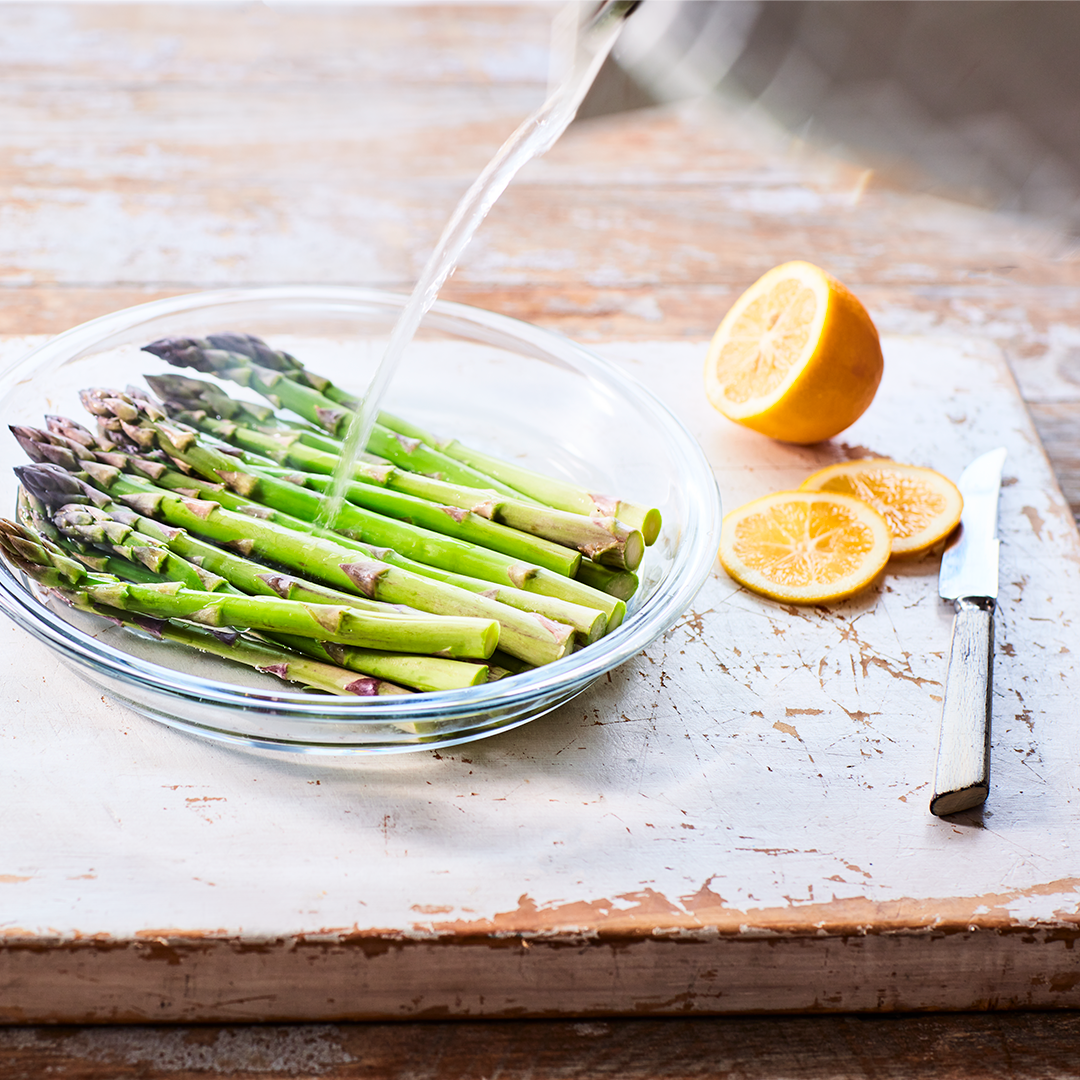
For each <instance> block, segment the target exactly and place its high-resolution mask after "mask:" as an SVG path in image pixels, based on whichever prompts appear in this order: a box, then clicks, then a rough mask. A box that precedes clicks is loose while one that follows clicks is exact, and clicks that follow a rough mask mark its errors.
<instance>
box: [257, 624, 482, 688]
mask: <svg viewBox="0 0 1080 1080" xmlns="http://www.w3.org/2000/svg"><path fill="white" fill-rule="evenodd" d="M273 640H274V641H277V642H279V643H280V644H282V645H285V646H287V647H288V648H290V649H292V650H294V651H295V652H302V653H307V654H308V655H309V656H312V657H314V658H316V659H319V660H324V661H326V662H328V663H332V664H334V665H336V666H337V667H342V668H347V669H349V670H352V671H358V672H362V673H364V674H366V675H368V676H369V677H371V678H374V679H386V680H389V681H390V682H392V683H400V684H401V685H403V686H407V687H410V688H411V689H413V690H419V691H438V690H460V689H463V688H464V687H467V686H480V685H481V684H483V683H486V682H487V681H488V678H489V675H490V672H491V668H490V666H489V665H488V664H475V663H467V662H465V661H462V660H447V659H444V658H442V657H438V656H405V655H403V654H396V653H389V652H377V651H375V650H373V649H356V648H350V647H348V646H346V645H338V644H335V643H334V642H332V641H316V640H315V639H314V638H301V637H294V636H293V635H291V634H274V635H273Z"/></svg>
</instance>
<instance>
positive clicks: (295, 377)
mask: <svg viewBox="0 0 1080 1080" xmlns="http://www.w3.org/2000/svg"><path fill="white" fill-rule="evenodd" d="M217 341H218V343H219V344H218V345H217V346H215V345H214V343H213V341H206V342H200V341H198V340H197V339H190V338H189V339H174V340H173V341H169V340H163V341H158V342H154V343H153V344H152V345H148V346H147V347H146V348H147V351H148V352H152V353H154V355H155V356H160V357H162V358H163V359H166V360H168V361H169V363H172V364H179V365H180V366H184V365H187V366H191V367H195V368H196V369H197V370H200V371H206V372H211V371H214V372H216V373H218V374H222V373H223V370H222V368H221V365H222V364H223V363H228V362H225V361H221V360H218V359H217V357H216V355H215V353H216V349H221V348H227V349H228V350H230V352H229V355H230V356H232V357H236V356H238V355H240V356H244V357H246V358H247V359H248V361H249V364H252V363H255V364H259V365H262V364H265V365H267V367H268V368H273V369H274V370H275V371H276V372H277V374H278V380H277V383H276V385H279V384H280V383H281V382H293V383H295V384H298V385H299V384H303V388H304V389H305V390H308V391H310V392H311V393H313V394H317V395H318V397H319V399H320V401H321V403H322V408H323V409H324V411H331V410H333V408H334V406H335V404H336V405H337V406H338V407H339V408H341V409H345V410H349V411H354V410H356V409H357V408H358V407H359V403H358V401H357V399H356V398H354V397H353V396H352V395H350V394H348V393H346V392H345V391H343V390H341V389H340V388H339V387H337V386H335V385H334V384H333V383H332V382H331V381H330V380H329V379H327V378H325V377H323V376H319V375H314V374H312V373H310V372H308V371H307V370H306V369H305V368H304V366H303V365H302V364H301V363H300V362H299V361H298V360H296V358H295V357H292V356H290V355H289V354H288V353H280V352H277V351H275V350H273V349H271V348H270V347H269V346H268V345H266V343H265V342H263V341H262V340H261V339H259V338H256V337H254V336H253V335H239V334H223V335H218V336H217ZM180 357H183V359H180ZM232 363H233V364H235V360H234V361H232ZM241 367H242V365H241ZM227 377H230V378H233V377H234V376H231V375H229V376H227ZM236 381H240V380H236ZM244 385H253V384H252V383H251V382H250V381H249V382H247V383H244ZM254 388H255V389H259V388H258V387H254ZM261 392H263V391H261V390H260V393H261ZM279 397H280V390H279ZM288 407H289V408H294V406H292V405H290V406H288ZM294 411H297V412H300V413H301V415H307V414H306V413H304V412H303V411H301V410H298V409H295V408H294ZM340 423H341V421H340V419H338V420H336V421H335V424H336V425H338V426H340ZM377 426H378V427H380V428H385V429H387V430H389V431H391V432H395V433H397V434H398V435H399V436H401V437H402V438H404V439H410V440H416V441H418V442H419V443H421V444H423V445H425V446H427V447H431V448H435V449H436V450H437V451H438V452H439V453H441V454H442V455H444V456H445V457H447V458H450V459H451V460H454V461H457V462H460V463H462V464H464V465H467V466H469V467H470V468H472V469H474V470H476V471H477V472H479V473H481V474H483V475H486V476H487V477H489V478H493V479H494V480H495V481H497V482H498V483H499V484H500V485H505V486H506V487H507V488H509V489H511V492H521V493H524V494H526V495H529V496H531V497H532V498H534V499H536V500H538V501H539V502H542V503H544V504H545V505H548V506H553V507H557V508H558V509H561V510H568V511H571V512H574V513H581V514H593V513H596V514H598V515H600V516H602V517H609V516H610V517H615V518H618V519H619V520H620V521H623V522H625V523H626V524H627V525H629V526H630V527H631V528H634V529H637V530H639V531H640V532H641V533H642V535H643V536H644V538H645V543H646V544H652V543H653V542H654V541H655V540H656V537H657V535H658V534H659V532H660V525H661V516H660V512H659V511H658V510H657V509H655V508H653V507H644V506H638V505H637V504H635V503H630V502H625V501H622V500H617V499H612V498H610V497H608V496H606V495H596V494H593V493H591V492H589V491H587V490H586V489H585V488H583V487H580V486H579V485H577V484H571V483H567V482H565V481H561V480H556V479H554V478H553V477H548V476H544V475H543V474H541V473H536V472H533V471H532V470H530V469H524V468H521V467H520V466H517V465H512V464H510V463H509V462H506V461H502V460H501V459H499V458H495V457H492V456H491V455H489V454H484V453H482V452H480V451H478V450H474V449H472V448H470V447H467V446H464V445H462V444H461V443H459V442H458V441H457V440H456V439H451V440H441V439H438V438H435V437H434V436H433V435H431V434H430V433H429V432H427V431H424V430H423V429H422V428H419V427H417V426H416V425H414V424H409V423H408V422H406V421H404V420H401V419H400V418H398V417H396V416H393V415H392V414H391V413H387V412H385V411H382V412H380V413H379V416H378V425H377ZM328 430H331V432H332V433H334V429H331V428H328ZM376 453H381V451H379V450H376ZM387 456H388V455H387ZM406 467H408V466H406ZM423 471H426V470H423ZM489 484H490V479H489ZM473 486H480V487H483V486H485V485H484V484H479V485H477V484H474V485H473Z"/></svg>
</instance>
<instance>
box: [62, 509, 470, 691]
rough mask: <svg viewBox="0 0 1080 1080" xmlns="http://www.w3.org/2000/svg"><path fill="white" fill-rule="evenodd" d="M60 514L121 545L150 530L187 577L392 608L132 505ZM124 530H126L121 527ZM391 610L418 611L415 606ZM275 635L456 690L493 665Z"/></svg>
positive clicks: (71, 525) (87, 533) (408, 682)
mask: <svg viewBox="0 0 1080 1080" xmlns="http://www.w3.org/2000/svg"><path fill="white" fill-rule="evenodd" d="M53 520H54V521H55V523H56V527H57V528H58V529H59V530H60V532H61V533H62V534H63V535H65V536H77V537H80V538H82V539H84V540H87V541H89V542H101V543H105V544H109V545H110V546H112V547H113V549H114V550H117V551H125V550H126V549H127V547H128V546H129V545H131V544H132V540H131V537H133V536H136V535H138V534H139V533H144V534H147V535H145V536H144V537H143V539H144V541H145V542H147V543H156V544H158V545H160V546H161V547H163V548H166V549H167V550H168V551H169V552H170V553H173V554H172V557H171V559H170V562H169V564H168V571H167V572H168V574H169V576H171V577H173V578H174V580H182V577H181V575H183V574H185V573H190V574H198V573H205V572H206V570H207V568H208V567H213V568H216V569H218V570H221V571H223V579H224V580H227V581H228V583H229V584H230V585H232V586H233V587H234V588H235V587H238V588H239V589H240V590H242V591H244V592H247V593H249V594H254V595H263V596H275V595H276V596H281V597H283V598H285V599H289V600H304V601H306V602H309V603H326V604H339V605H347V606H351V607H360V608H362V609H367V610H382V611H386V610H387V608H388V605H386V604H378V603H376V602H374V601H369V600H366V599H364V598H362V597H358V596H353V595H351V594H349V593H345V592H339V591H338V590H336V589H330V588H327V587H326V586H322V585H315V584H313V583H311V582H308V581H304V580H303V579H301V578H296V577H292V576H290V575H287V574H283V573H280V572H276V571H271V570H268V569H267V568H266V567H263V566H259V565H258V564H257V563H253V562H250V561H249V560H247V559H243V558H240V557H239V556H237V555H232V554H230V553H229V552H225V551H221V550H220V549H219V548H216V547H215V546H214V545H212V544H208V543H206V542H205V541H202V540H198V539H197V538H195V537H193V536H191V535H190V534H188V533H187V532H186V530H184V529H175V528H172V527H170V526H167V525H162V524H161V523H160V522H157V521H154V520H153V519H152V518H145V517H142V516H141V515H139V514H136V513H134V511H131V510H126V509H122V508H119V507H116V508H113V507H110V508H109V511H105V510H101V509H98V508H96V507H90V506H86V505H84V504H69V505H67V506H62V507H61V508H60V509H59V510H57V511H56V512H55V514H54V515H53ZM121 530H124V531H123V532H121ZM136 530H138V533H137V532H136ZM110 532H111V538H110V536H109V533H110ZM102 534H105V535H104V536H103V535H102ZM136 550H137V548H136ZM177 553H179V554H177ZM189 559H190V560H197V562H190V561H188V560H189ZM118 576H121V577H123V576H126V575H124V574H120V575H118ZM391 610H401V611H406V612H409V613H410V614H414V615H415V614H418V613H416V612H413V611H412V609H408V608H401V609H391ZM432 617H433V618H434V617H435V616H432ZM272 637H273V639H274V640H275V641H277V642H279V643H280V644H283V645H286V646H287V647H288V648H290V649H292V650H294V651H298V652H305V653H308V654H309V655H311V656H314V657H316V658H319V659H323V660H330V661H332V662H333V663H334V664H336V665H337V666H339V667H344V668H349V669H350V670H352V671H358V672H361V673H363V674H365V675H370V676H373V677H376V678H379V679H387V680H390V681H391V682H393V683H400V684H402V685H404V686H409V687H412V688H413V689H416V690H456V689H458V688H459V687H462V686H475V685H477V684H478V683H483V682H486V681H487V676H488V674H489V669H488V667H487V665H480V664H474V663H464V662H462V661H459V660H450V659H445V658H441V657H433V656H403V655H401V654H398V653H390V652H386V651H378V650H372V649H361V648H346V647H345V646H342V645H337V644H334V643H332V642H326V643H323V642H318V641H312V640H308V639H304V638H300V637H296V636H294V635H285V634H273V635H272Z"/></svg>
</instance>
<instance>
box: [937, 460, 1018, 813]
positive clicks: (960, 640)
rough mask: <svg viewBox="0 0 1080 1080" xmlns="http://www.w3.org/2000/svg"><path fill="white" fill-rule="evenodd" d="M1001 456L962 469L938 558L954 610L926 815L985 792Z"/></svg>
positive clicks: (966, 806)
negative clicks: (948, 533) (954, 519)
mask: <svg viewBox="0 0 1080 1080" xmlns="http://www.w3.org/2000/svg"><path fill="white" fill-rule="evenodd" d="M1005 453H1006V452H1005V449H1004V448H1003V447H999V448H998V449H997V450H990V451H989V452H988V453H985V454H983V455H982V456H981V457H977V458H976V459H975V460H974V461H973V462H971V464H970V465H968V467H967V468H966V469H965V470H964V471H963V473H962V474H961V476H960V481H959V483H958V484H957V487H959V488H960V494H961V495H963V497H964V509H963V512H962V513H961V515H960V530H959V532H958V533H957V534H956V536H954V537H953V539H952V541H950V543H949V546H948V547H947V548H946V549H945V553H944V555H942V557H941V572H940V574H939V576H938V593H939V594H940V595H941V597H942V599H944V600H952V601H953V604H954V607H955V611H956V614H955V615H954V617H953V627H952V638H951V641H950V643H949V665H948V668H947V669H946V673H945V693H944V697H943V700H942V705H941V733H940V735H939V737H938V754H937V765H936V767H935V770H934V793H933V797H932V798H931V799H930V813H931V814H935V815H936V816H938V817H942V816H943V815H945V814H955V813H957V812H958V811H960V810H970V809H971V808H972V807H974V806H979V805H980V804H981V803H983V802H984V801H985V800H986V797H987V795H988V794H989V793H990V715H991V702H992V690H993V674H994V608H995V607H996V604H997V594H998V548H999V546H1000V541H999V540H998V538H997V516H998V495H999V493H1000V491H1001V469H1002V465H1003V464H1004V462H1005Z"/></svg>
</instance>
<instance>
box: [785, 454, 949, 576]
mask: <svg viewBox="0 0 1080 1080" xmlns="http://www.w3.org/2000/svg"><path fill="white" fill-rule="evenodd" d="M799 487H800V490H802V491H832V492H839V493H840V494H842V495H853V496H854V497H855V498H856V499H862V501H863V502H867V503H869V504H870V505H871V506H872V507H873V508H874V509H875V510H877V512H878V513H879V514H881V516H882V517H883V518H884V519H885V521H886V522H887V523H888V526H889V530H890V532H891V533H892V536H893V541H892V553H893V554H894V555H914V554H916V553H918V552H920V551H925V550H926V549H927V548H930V547H933V546H934V544H936V543H937V542H938V541H939V540H942V539H944V538H945V537H946V536H948V535H949V533H951V532H952V531H953V529H955V528H956V524H957V522H958V521H959V520H960V511H961V510H962V509H963V508H964V499H963V496H962V495H961V494H960V492H959V490H958V489H957V487H956V485H955V484H954V483H953V482H952V481H951V480H950V479H948V477H945V476H942V475H941V473H939V472H934V470H933V469H924V468H920V467H919V466H917V465H902V464H900V463H899V462H897V461H890V460H889V459H888V458H872V459H869V460H866V461H846V462H843V463H841V464H839V465H830V466H829V467H828V468H826V469H822V470H821V471H820V472H816V473H814V475H813V476H809V477H807V478H806V479H805V480H804V481H803V482H802V484H800V485H799Z"/></svg>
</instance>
